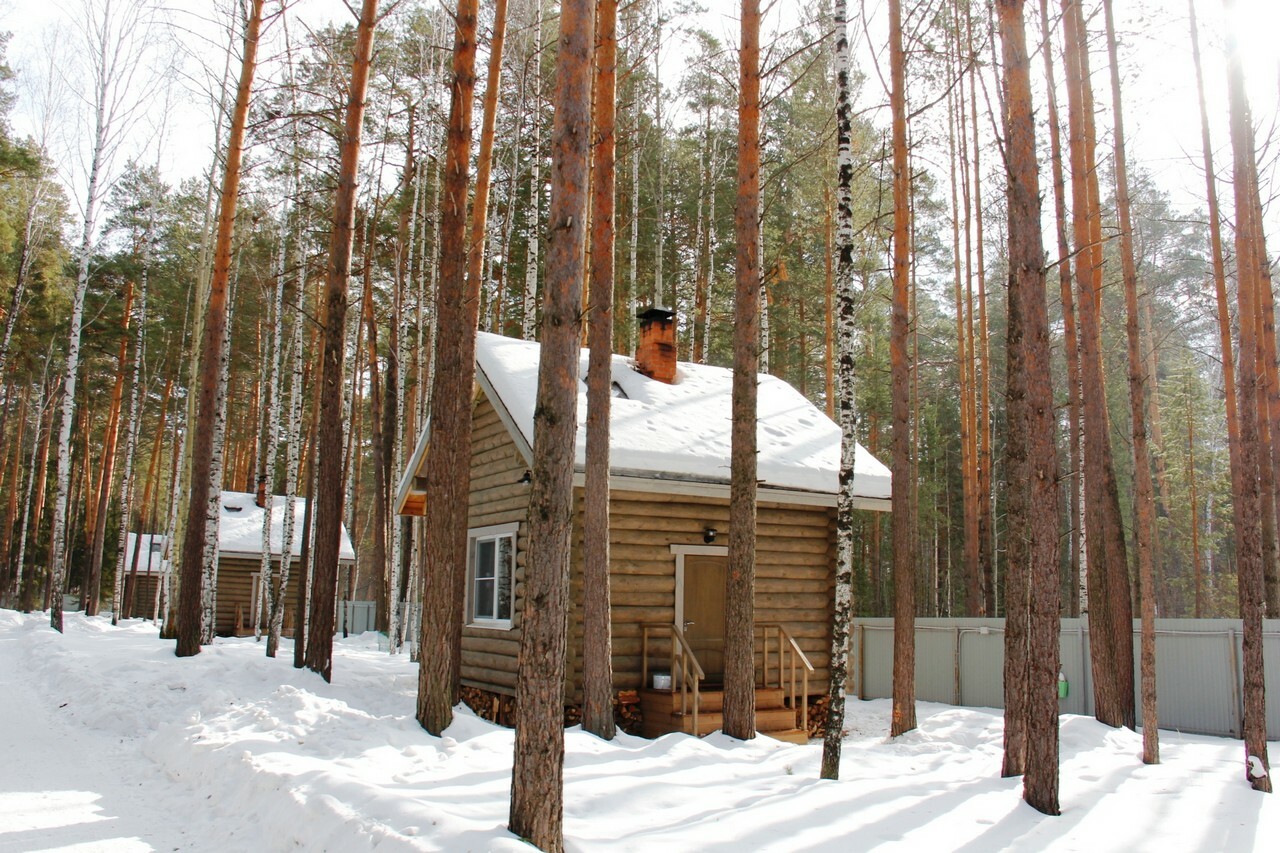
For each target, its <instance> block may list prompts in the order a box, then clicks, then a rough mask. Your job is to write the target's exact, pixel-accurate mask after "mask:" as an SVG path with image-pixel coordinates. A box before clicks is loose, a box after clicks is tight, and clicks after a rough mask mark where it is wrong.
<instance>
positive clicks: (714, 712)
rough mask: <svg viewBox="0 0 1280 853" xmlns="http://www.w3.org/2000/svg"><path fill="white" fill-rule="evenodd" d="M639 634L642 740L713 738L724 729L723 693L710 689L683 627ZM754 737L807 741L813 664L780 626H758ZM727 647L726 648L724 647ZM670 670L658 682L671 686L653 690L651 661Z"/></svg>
mask: <svg viewBox="0 0 1280 853" xmlns="http://www.w3.org/2000/svg"><path fill="white" fill-rule="evenodd" d="M640 629H641V633H640V636H641V683H642V684H643V685H644V686H643V687H642V689H641V690H640V709H641V712H642V714H643V720H644V722H643V725H642V727H641V734H642V735H643V736H644V737H659V736H661V735H664V734H670V733H671V732H684V733H685V734H692V735H697V736H698V737H702V736H703V735H707V734H710V733H711V732H714V731H716V730H717V729H720V728H722V727H723V724H724V714H723V709H724V691H723V689H722V688H721V686H720V685H719V684H712V683H710V682H709V681H708V679H707V673H706V672H705V670H704V669H703V666H702V664H701V663H700V662H699V660H698V655H697V653H696V651H695V649H694V647H693V646H692V645H691V644H690V642H689V639H688V637H687V635H686V633H685V632H684V631H683V630H682V629H681V627H680V626H679V625H668V624H665V623H652V622H651V623H645V624H642V625H641V626H640ZM756 631H757V634H758V642H757V644H756V648H757V657H756V660H757V667H756V731H758V732H760V733H761V734H765V735H768V736H769V737H773V738H777V739H778V740H785V741H789V742H791V743H806V742H807V741H808V740H809V676H810V675H811V674H812V673H813V672H814V667H813V664H812V663H811V662H810V661H809V658H808V657H807V656H806V655H805V653H804V652H803V651H801V649H800V646H799V644H798V643H797V642H796V641H795V638H794V637H792V636H791V634H790V632H788V631H787V629H786V628H785V627H784V626H782V625H778V624H766V625H757V626H756ZM721 645H723V643H721ZM651 656H652V657H653V659H654V660H655V661H661V664H662V665H665V666H666V667H668V668H667V670H666V671H665V672H661V671H660V670H656V669H655V671H654V677H655V678H658V679H661V680H666V681H667V682H668V683H666V684H661V685H659V686H654V683H653V681H652V680H651V678H650V675H649V673H650V663H649V662H650V658H651Z"/></svg>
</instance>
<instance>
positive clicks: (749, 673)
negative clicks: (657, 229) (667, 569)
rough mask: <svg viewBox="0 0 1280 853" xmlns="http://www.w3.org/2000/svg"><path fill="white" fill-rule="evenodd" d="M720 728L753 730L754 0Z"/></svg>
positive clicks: (744, 50) (745, 55)
mask: <svg viewBox="0 0 1280 853" xmlns="http://www.w3.org/2000/svg"><path fill="white" fill-rule="evenodd" d="M741 20H742V25H741V41H740V43H739V44H740V47H739V51H738V57H739V60H738V68H739V77H738V189H737V202H736V204H735V206H734V212H733V223H734V234H735V237H736V239H737V244H738V249H737V259H736V264H735V277H736V279H737V286H736V296H735V299H734V330H733V426H732V432H731V450H730V460H729V464H730V485H729V490H730V491H729V571H728V574H727V577H726V581H725V638H724V666H725V671H724V733H725V734H727V735H729V736H730V737H735V738H738V739H739V740H749V739H751V738H753V737H755V732H756V726H755V700H756V696H755V687H756V677H755V575H756V564H755V550H756V420H757V414H756V398H757V386H758V384H759V377H758V370H759V364H760V349H759V348H760V313H761V305H760V289H761V286H762V281H763V279H762V276H761V269H760V254H759V253H760V6H759V3H758V2H757V0H742V19H741Z"/></svg>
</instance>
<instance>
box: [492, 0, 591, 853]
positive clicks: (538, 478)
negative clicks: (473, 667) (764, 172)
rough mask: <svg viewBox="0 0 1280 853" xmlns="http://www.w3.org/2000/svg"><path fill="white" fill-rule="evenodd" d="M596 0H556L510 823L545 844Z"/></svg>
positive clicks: (559, 783) (556, 743)
mask: <svg viewBox="0 0 1280 853" xmlns="http://www.w3.org/2000/svg"><path fill="white" fill-rule="evenodd" d="M593 7H594V4H593V2H592V0H565V2H563V3H562V4H561V7H560V41H559V49H558V51H557V55H556V94H555V123H554V125H553V128H552V135H551V151H552V157H551V206H550V209H549V211H548V216H549V222H550V226H549V228H548V231H549V242H548V247H547V279H546V282H547V284H546V299H545V300H544V307H543V324H542V350H541V359H540V362H539V365H538V402H537V407H536V409H535V414H534V425H533V474H532V477H533V485H532V490H531V494H530V496H529V549H528V552H527V554H526V557H525V559H526V568H525V587H526V590H525V607H524V610H523V611H522V612H521V632H520V673H519V678H518V680H517V681H516V707H517V708H518V709H519V714H520V719H519V724H518V725H517V726H516V741H515V765H514V767H513V768H512V772H511V816H510V823H509V826H510V829H511V831H512V832H514V833H515V834H516V835H518V836H520V837H521V838H525V839H527V840H529V841H530V842H532V843H533V844H534V845H535V846H537V847H538V848H539V849H542V850H546V851H560V850H563V849H564V831H563V826H562V823H563V816H564V693H565V663H566V658H567V645H568V642H567V640H568V637H567V634H568V614H569V606H570V602H569V557H570V551H571V545H570V534H571V532H572V529H573V458H574V439H575V436H576V434H577V429H578V419H577V417H576V412H577V406H578V390H577V389H578V345H579V341H580V340H581V337H582V332H581V323H582V319H581V318H582V282H583V273H584V269H583V264H584V259H583V252H584V250H585V248H586V240H587V233H586V215H587V201H588V199H587V181H588V178H589V163H590V154H591V151H590V134H591V76H592V75H591V54H592V48H593V47H594V46H595V27H594V16H593Z"/></svg>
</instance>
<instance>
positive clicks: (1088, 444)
mask: <svg viewBox="0 0 1280 853" xmlns="http://www.w3.org/2000/svg"><path fill="white" fill-rule="evenodd" d="M1062 8H1063V16H1064V20H1065V23H1066V33H1065V44H1066V62H1065V64H1066V68H1067V93H1068V115H1069V122H1070V128H1071V188H1072V219H1073V221H1074V223H1075V239H1076V244H1075V251H1076V255H1075V258H1076V282H1077V286H1078V289H1079V293H1080V302H1079V305H1078V307H1079V311H1080V373H1081V386H1082V409H1083V420H1084V464H1085V489H1086V493H1085V512H1086V519H1085V526H1086V528H1087V529H1088V530H1089V539H1090V547H1089V550H1088V555H1087V557H1088V559H1087V562H1088V565H1087V567H1086V568H1087V582H1088V588H1089V596H1088V597H1089V602H1090V607H1091V613H1090V617H1091V618H1090V637H1091V638H1092V642H1091V644H1090V649H1091V652H1092V671H1093V686H1094V715H1095V716H1096V717H1097V718H1098V720H1099V721H1100V722H1103V723H1106V724H1107V725H1111V726H1127V727H1129V728H1133V727H1134V725H1135V708H1134V696H1133V619H1132V612H1133V611H1132V607H1133V605H1132V601H1131V599H1130V596H1129V577H1128V573H1129V570H1128V561H1127V558H1126V555H1125V543H1124V526H1123V523H1122V521H1121V517H1120V498H1119V492H1118V490H1117V486H1116V478H1115V464H1114V462H1113V460H1112V455H1111V427H1110V416H1109V415H1108V412H1107V401H1106V395H1105V391H1106V384H1105V380H1104V377H1103V366H1102V351H1101V347H1102V333H1101V318H1100V316H1099V315H1100V311H1101V298H1102V272H1103V269H1102V266H1103V259H1102V225H1101V211H1100V208H1099V200H1098V199H1099V197H1098V181H1097V174H1096V168H1095V167H1096V163H1097V158H1096V156H1095V153H1094V143H1093V140H1094V134H1093V91H1092V85H1091V83H1090V77H1089V56H1088V49H1087V48H1088V43H1087V33H1086V30H1085V23H1084V14H1083V11H1082V9H1081V4H1080V0H1063V2H1062Z"/></svg>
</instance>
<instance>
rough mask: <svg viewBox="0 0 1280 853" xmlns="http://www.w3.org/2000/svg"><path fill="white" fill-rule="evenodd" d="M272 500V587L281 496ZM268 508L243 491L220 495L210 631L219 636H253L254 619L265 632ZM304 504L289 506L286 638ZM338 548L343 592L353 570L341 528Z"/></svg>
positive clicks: (279, 551) (263, 499)
mask: <svg viewBox="0 0 1280 853" xmlns="http://www.w3.org/2000/svg"><path fill="white" fill-rule="evenodd" d="M270 501H271V535H270V548H271V573H272V580H273V582H278V581H279V578H280V558H281V556H282V555H283V553H284V550H283V542H284V515H285V506H286V499H285V496H284V495H272V496H270ZM266 505H267V496H266V494H265V492H264V493H263V494H262V495H261V496H259V495H254V494H250V493H248V492H227V491H224V492H223V493H222V507H221V512H220V515H219V518H218V579H217V586H216V590H217V592H216V616H215V620H214V624H215V630H216V632H217V633H218V635H219V636H223V637H227V636H237V637H243V636H252V635H253V634H254V628H255V624H254V620H255V616H256V618H257V620H258V622H259V623H260V624H261V625H262V626H263V628H264V629H265V627H266V608H265V605H264V603H263V601H262V600H261V596H260V587H259V583H258V579H259V578H260V577H261V576H262V522H263V516H264V515H265V511H266ZM306 509H307V502H306V500H305V499H303V498H295V499H294V501H293V510H294V525H293V537H292V540H291V542H292V546H293V547H292V548H291V551H292V554H293V557H292V560H291V568H290V577H291V580H290V582H289V588H288V590H287V593H286V595H287V596H288V605H287V607H286V608H285V627H284V633H285V635H286V636H291V635H292V632H293V617H294V614H295V613H296V612H297V607H298V590H299V585H298V582H297V577H298V575H297V572H298V564H299V561H300V559H301V555H302V522H303V518H304V517H305V514H306ZM340 533H341V540H340V542H339V546H338V588H339V589H345V588H346V586H345V584H346V583H347V581H348V578H349V576H350V573H351V571H352V570H353V568H354V567H355V562H356V553H355V548H354V547H353V546H352V544H351V537H350V536H349V535H347V529H346V527H345V526H343V527H342V528H341V531H340Z"/></svg>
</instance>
